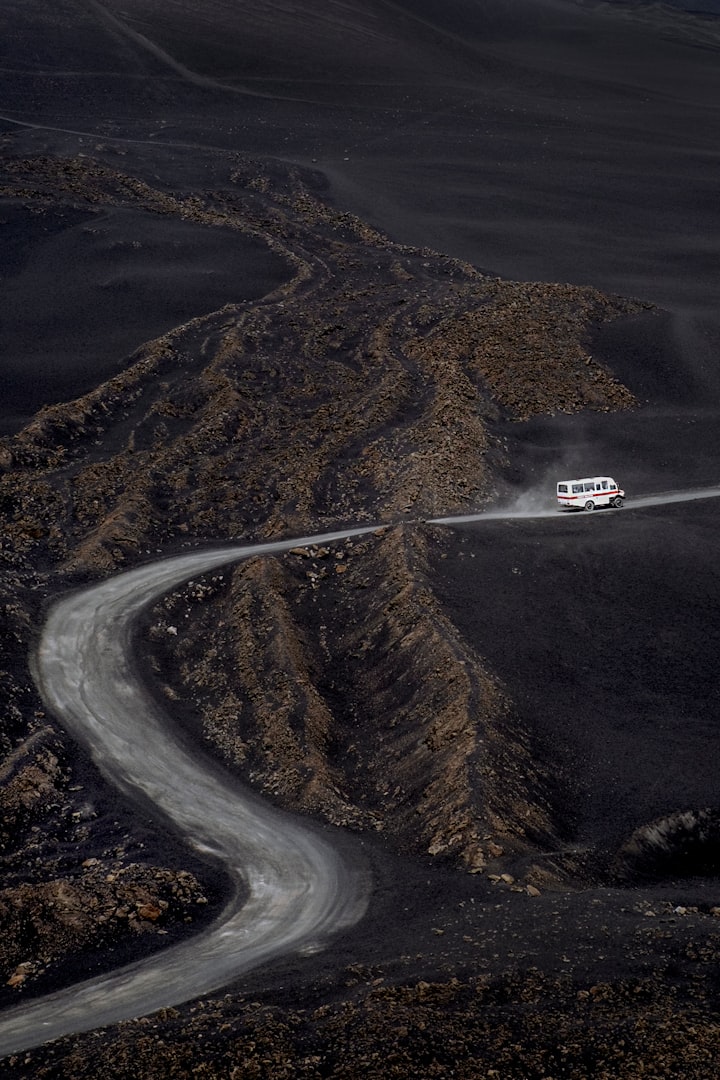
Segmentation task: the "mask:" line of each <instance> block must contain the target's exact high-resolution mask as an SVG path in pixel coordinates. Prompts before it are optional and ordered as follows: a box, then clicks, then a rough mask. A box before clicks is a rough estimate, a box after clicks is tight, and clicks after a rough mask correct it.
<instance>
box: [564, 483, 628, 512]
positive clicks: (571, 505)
mask: <svg viewBox="0 0 720 1080" xmlns="http://www.w3.org/2000/svg"><path fill="white" fill-rule="evenodd" d="M624 498H625V492H624V491H623V490H622V489H621V488H620V487H618V485H617V484H616V483H615V481H614V480H613V478H612V477H611V476H585V477H583V479H582V480H561V481H560V483H559V484H558V486H557V501H558V509H564V510H594V509H595V507H596V506H617V507H620V506H622V504H623V499H624Z"/></svg>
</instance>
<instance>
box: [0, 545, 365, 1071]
mask: <svg viewBox="0 0 720 1080" xmlns="http://www.w3.org/2000/svg"><path fill="white" fill-rule="evenodd" d="M374 528H376V526H370V527H367V528H362V529H350V530H343V531H339V532H332V533H325V534H323V535H320V536H311V537H304V538H301V539H295V540H283V541H279V542H275V543H267V544H255V545H253V546H244V547H231V548H224V549H215V550H212V551H202V552H195V553H192V554H187V555H181V556H178V557H175V558H170V559H165V560H162V561H160V562H155V563H152V564H150V565H147V566H143V567H140V568H139V569H137V570H131V571H129V572H127V573H124V574H120V575H119V576H117V577H113V578H111V579H110V580H108V581H105V582H103V583H102V584H100V585H95V586H93V587H91V588H89V589H85V590H83V591H81V592H78V593H74V594H72V595H70V596H67V597H66V598H64V599H62V600H61V601H60V602H59V603H57V604H56V605H55V607H54V608H53V609H52V610H51V612H50V615H49V617H48V620H47V622H46V625H45V628H44V630H43V633H42V637H41V640H40V644H39V647H38V652H37V656H36V659H35V679H36V682H37V684H38V687H39V689H40V691H41V693H42V696H43V698H44V700H45V703H46V704H47V706H48V709H50V710H51V711H52V712H53V713H54V714H55V715H56V716H57V717H58V718H59V719H60V720H61V721H62V723H63V725H64V726H65V727H66V728H67V730H68V731H69V732H70V733H71V734H73V735H74V736H76V737H77V739H78V740H79V741H80V742H82V743H83V744H85V745H86V746H87V747H88V748H89V749H90V752H91V753H92V756H93V759H94V760H95V762H96V764H97V765H98V767H99V768H100V770H101V771H102V772H103V774H104V775H105V776H106V777H107V778H108V779H109V780H111V781H112V782H113V783H114V784H116V785H117V786H118V787H119V788H121V789H122V790H123V791H125V792H127V793H128V794H130V795H131V796H133V795H134V796H136V797H137V795H138V794H141V795H142V796H145V797H146V798H147V799H148V800H150V802H151V803H153V804H154V805H155V806H156V807H157V808H158V809H159V810H160V811H161V812H162V814H164V815H165V816H166V817H167V818H169V819H170V821H171V822H172V823H173V825H174V826H175V827H176V828H177V829H178V831H179V832H180V833H181V834H182V835H183V836H184V837H185V838H186V839H187V840H188V841H189V842H190V843H191V844H192V845H194V846H195V847H196V848H197V849H199V850H200V851H204V852H207V853H212V854H213V855H215V856H217V857H218V858H219V859H220V860H222V862H223V863H224V864H225V866H226V868H227V870H228V872H229V874H230V875H231V877H232V878H233V880H234V881H235V882H236V884H237V889H236V894H235V896H234V898H233V899H232V900H231V901H230V903H229V904H228V905H227V907H226V909H225V910H224V912H223V913H222V915H221V916H220V918H219V920H218V921H217V923H216V924H215V925H214V926H213V927H211V928H210V929H209V930H206V931H205V932H203V933H200V934H198V935H197V936H196V937H193V938H192V939H189V940H187V941H185V942H183V943H181V944H178V945H175V946H172V947H170V948H168V949H167V950H165V951H163V952H161V953H159V954H155V955H153V956H151V957H148V958H147V959H146V960H141V961H138V962H136V963H133V964H131V965H129V966H127V967H124V968H122V969H120V970H118V971H115V972H112V973H111V974H108V975H104V976H101V977H98V978H94V979H91V980H89V981H87V982H84V983H81V984H80V985H76V986H73V987H70V988H68V989H67V990H62V991H58V992H57V993H54V994H51V995H48V996H47V997H44V998H42V999H39V1000H38V1001H36V1002H34V1003H30V1004H29V1005H26V1006H22V1007H18V1008H13V1009H11V1010H9V1011H8V1012H6V1013H5V1014H4V1015H3V1016H2V1018H1V1019H0V1056H4V1055H6V1054H9V1053H12V1052H15V1051H19V1050H22V1049H29V1048H30V1047H32V1046H37V1045H39V1044H40V1043H43V1042H45V1041H47V1040H49V1039H54V1038H58V1037H59V1036H61V1035H67V1034H70V1033H75V1032H80V1031H87V1030H90V1029H92V1028H96V1027H100V1026H102V1025H104V1024H109V1023H114V1022H116V1021H119V1020H122V1019H129V1018H131V1017H135V1016H141V1015H144V1014H146V1013H149V1012H153V1011H154V1010H156V1009H159V1008H161V1007H163V1006H170V1005H174V1004H178V1003H179V1002H182V1001H187V1000H189V999H191V998H194V997H197V996H199V995H202V994H206V993H208V992H210V991H212V990H216V989H218V988H220V987H221V986H224V985H226V984H227V983H228V982H230V981H231V980H232V979H234V978H236V977H237V976H238V975H240V974H241V973H242V972H244V971H248V970H249V969H250V968H253V967H255V966H257V965H258V964H261V963H262V962H264V961H266V960H267V959H268V958H270V957H273V956H277V955H279V954H282V953H289V952H292V951H302V950H303V949H305V950H312V949H314V948H316V947H318V943H319V941H320V939H321V938H322V937H324V936H325V935H326V934H328V933H329V932H331V931H336V930H338V929H341V928H342V927H345V926H349V925H352V924H353V923H355V922H356V921H357V920H358V919H359V918H361V916H362V915H363V913H364V911H365V908H366V904H367V896H368V891H369V881H368V879H367V877H366V875H365V874H364V872H363V871H362V870H359V869H357V868H355V867H351V866H349V865H348V864H347V863H346V862H345V860H343V859H342V858H341V857H340V855H339V854H338V853H337V852H336V851H335V850H334V848H333V847H332V846H331V845H330V844H329V843H328V842H327V841H326V840H324V839H323V838H321V837H320V836H319V834H318V833H317V832H315V831H314V830H313V829H312V828H310V827H308V826H306V825H305V824H303V823H302V822H301V821H300V820H299V819H296V818H292V817H291V816H290V815H287V814H283V813H281V812H279V811H276V810H275V809H273V808H272V807H270V806H269V805H266V804H264V803H263V801H262V800H261V799H259V798H257V797H256V796H254V795H252V794H251V793H249V792H248V791H246V790H243V788H242V787H241V785H239V784H238V782H237V781H236V780H234V779H233V778H232V777H230V776H228V775H225V774H224V773H223V772H222V771H221V770H220V769H219V768H218V769H215V768H213V766H212V765H210V764H209V763H208V764H204V763H203V762H202V760H200V759H199V758H198V756H197V755H193V753H192V751H191V750H188V749H186V748H185V747H184V746H182V745H181V743H180V742H179V740H178V739H177V738H176V736H175V734H174V733H173V728H172V725H171V723H170V722H169V720H168V718H167V717H166V716H165V715H164V714H163V713H162V712H161V710H160V709H159V708H158V707H157V706H156V705H154V703H153V702H152V701H151V700H150V698H149V696H148V694H147V693H146V691H145V690H144V688H143V686H142V683H141V682H139V681H138V679H137V677H136V674H135V672H134V669H133V663H132V656H131V651H132V644H131V632H132V626H133V622H134V620H135V617H136V616H137V614H138V612H139V611H140V610H141V608H143V607H144V605H146V604H148V603H150V602H151V601H152V600H153V599H154V598H155V597H157V596H159V595H160V594H162V593H164V592H167V591H168V590H169V589H171V588H173V587H174V586H176V585H178V584H179V583H180V582H182V581H185V580H187V579H189V578H192V577H193V576H195V575H197V574H202V573H204V572H205V571H207V570H211V569H213V568H214V567H217V566H221V565H223V564H226V563H229V562H234V561H237V560H239V559H243V558H247V557H249V556H253V555H262V554H269V553H272V552H281V551H286V550H288V549H289V548H293V547H305V546H310V545H312V544H322V543H329V542H331V541H332V540H337V539H342V538H345V537H348V536H356V535H360V534H362V533H366V532H370V531H372V529H374ZM248 893H249V895H248Z"/></svg>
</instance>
